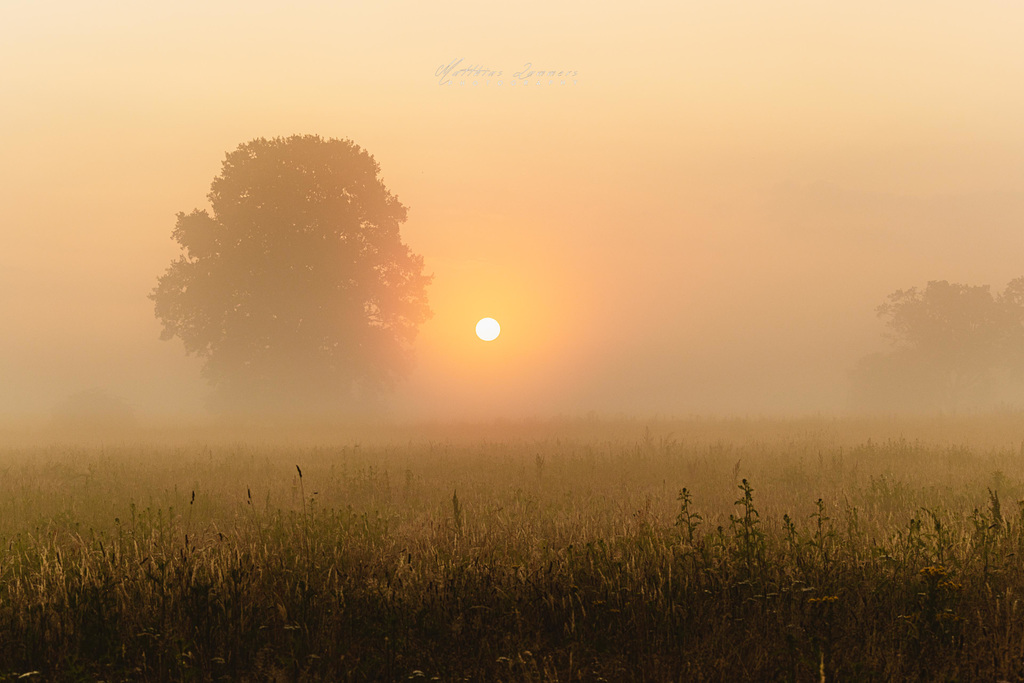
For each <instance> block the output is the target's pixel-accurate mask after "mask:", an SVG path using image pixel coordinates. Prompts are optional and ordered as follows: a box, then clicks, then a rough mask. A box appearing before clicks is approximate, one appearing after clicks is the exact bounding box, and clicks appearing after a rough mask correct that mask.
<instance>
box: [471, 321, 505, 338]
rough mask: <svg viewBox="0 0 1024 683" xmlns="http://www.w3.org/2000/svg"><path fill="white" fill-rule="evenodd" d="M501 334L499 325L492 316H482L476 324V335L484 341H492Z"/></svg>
mask: <svg viewBox="0 0 1024 683" xmlns="http://www.w3.org/2000/svg"><path fill="white" fill-rule="evenodd" d="M499 334H501V325H499V324H498V321H497V320H495V319H494V318H484V319H483V320H481V321H480V322H478V323H477V324H476V336H478V337H480V338H481V339H483V340H484V341H494V340H495V339H497V338H498V335H499Z"/></svg>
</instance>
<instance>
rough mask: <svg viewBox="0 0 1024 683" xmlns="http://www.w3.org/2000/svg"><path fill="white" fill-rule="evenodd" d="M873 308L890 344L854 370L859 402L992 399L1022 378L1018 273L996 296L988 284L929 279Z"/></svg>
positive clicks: (950, 404) (1023, 285)
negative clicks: (886, 351)
mask: <svg viewBox="0 0 1024 683" xmlns="http://www.w3.org/2000/svg"><path fill="white" fill-rule="evenodd" d="M876 310H877V313H878V316H879V317H880V318H882V319H883V320H884V321H885V324H886V328H887V331H888V336H889V338H890V341H891V342H892V343H893V348H892V350H891V351H890V352H889V353H879V354H873V355H871V356H868V357H867V358H865V359H863V360H862V361H861V363H860V365H859V366H858V369H857V371H856V372H855V380H856V384H857V386H856V387H855V390H856V391H859V392H860V394H861V398H862V399H864V402H866V403H870V402H872V401H874V402H878V401H879V399H884V398H888V399H889V401H884V400H883V401H882V402H883V403H885V402H889V403H896V404H897V405H889V406H886V407H930V408H943V409H954V410H955V409H956V408H957V407H959V406H961V405H965V404H974V405H979V404H983V403H986V402H991V401H993V400H999V399H1000V398H1001V397H1000V396H999V388H1000V387H1001V388H1003V389H1005V388H1006V387H1008V386H1010V385H1012V384H1016V383H1019V381H1020V379H1021V374H1022V370H1024V278H1018V279H1016V280H1013V281H1012V282H1010V283H1009V284H1008V285H1007V286H1006V289H1005V290H1003V292H1001V293H996V294H993V293H992V291H991V289H990V287H989V286H988V285H963V284H958V283H950V282H947V281H944V280H942V281H932V282H929V283H928V285H927V286H926V287H925V288H924V289H923V290H920V289H918V288H916V287H915V288H911V289H908V290H899V291H896V292H894V293H892V294H890V295H889V296H888V298H887V299H886V301H885V303H883V304H882V305H880V306H879V307H878V308H877V309H876ZM872 393H874V394H875V396H874V397H873V399H872V398H869V395H870V394H872Z"/></svg>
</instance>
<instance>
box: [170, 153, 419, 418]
mask: <svg viewBox="0 0 1024 683" xmlns="http://www.w3.org/2000/svg"><path fill="white" fill-rule="evenodd" d="M379 175H380V167H379V164H377V162H376V161H375V160H374V159H373V157H372V156H371V155H370V154H368V153H367V152H366V151H364V150H362V149H361V148H360V147H359V146H358V145H356V144H354V143H353V142H351V141H349V140H337V139H326V140H325V139H322V138H320V137H319V136H309V135H307V136H292V137H289V138H275V139H271V140H267V139H263V138H260V139H257V140H253V141H251V142H248V143H246V144H243V145H240V146H239V147H238V148H237V149H236V150H235V151H233V152H230V153H228V154H227V156H226V158H225V159H224V163H223V166H222V169H221V172H220V175H218V176H217V177H216V178H214V180H213V183H212V185H211V187H210V193H209V195H208V198H209V201H210V205H211V208H212V210H211V211H207V210H205V209H196V210H194V211H192V212H191V213H187V214H186V213H179V214H178V215H177V223H176V225H175V228H174V231H173V233H172V236H173V239H174V240H175V241H176V242H177V243H178V244H179V245H180V246H181V248H182V251H183V253H182V254H181V256H179V257H178V258H177V259H176V260H174V261H173V262H172V263H171V265H170V267H169V268H168V269H167V271H166V272H165V273H164V274H163V276H161V277H160V278H159V280H158V282H157V286H156V288H155V289H154V290H153V292H152V294H151V295H150V298H151V299H152V300H153V302H154V304H155V312H156V317H157V318H158V319H159V321H160V322H161V323H162V325H163V332H162V334H161V338H162V339H164V340H169V339H172V338H174V337H177V338H179V339H181V341H182V342H183V343H184V346H185V350H186V352H187V353H189V354H192V355H195V356H198V357H201V358H202V359H204V365H203V373H204V375H205V377H206V378H207V379H208V380H209V381H210V382H211V383H212V384H213V385H214V386H215V387H216V393H215V395H216V397H217V398H218V400H219V402H220V404H221V405H223V406H225V407H237V408H243V409H250V408H267V409H286V410H288V409H291V410H306V409H311V408H316V409H319V408H322V409H334V408H337V407H343V406H345V405H346V404H347V405H353V404H356V403H364V402H365V401H366V400H367V399H368V398H370V397H374V396H376V395H378V394H379V393H380V392H381V391H382V390H384V389H387V388H389V387H391V386H393V384H394V382H395V380H397V379H398V378H400V377H402V376H403V375H405V374H406V373H407V372H408V370H409V369H410V367H411V363H412V348H411V344H412V341H413V339H414V337H415V335H416V332H417V329H418V326H419V325H420V324H421V323H423V322H424V321H426V320H427V319H428V318H429V317H430V309H429V307H428V305H427V297H426V288H427V285H428V284H429V282H430V280H431V277H430V276H427V275H424V274H423V259H422V257H420V256H418V255H416V254H414V253H413V252H412V251H411V250H410V249H409V247H408V246H406V245H405V244H404V243H403V242H402V240H401V237H400V234H399V228H400V226H401V225H402V223H403V222H404V221H405V220H406V215H407V210H406V207H405V206H403V205H402V204H401V203H400V202H399V201H398V198H397V197H395V196H394V195H393V194H391V192H390V191H388V189H387V188H386V187H385V186H384V183H383V182H382V180H381V179H380V177H379Z"/></svg>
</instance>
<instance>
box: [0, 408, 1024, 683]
mask: <svg viewBox="0 0 1024 683" xmlns="http://www.w3.org/2000/svg"><path fill="white" fill-rule="evenodd" d="M3 437H4V438H5V442H4V443H7V444H8V446H7V447H6V448H5V449H4V450H3V451H2V452H0V680H14V679H17V678H19V677H22V678H26V679H28V680H53V681H70V680H106V681H121V680H132V681H135V680H145V681H172V680H173V681H178V680H196V681H210V680H213V681H216V680H253V681H255V680H288V681H290V680H323V681H336V680H417V679H423V680H432V679H433V680H488V681H499V680H507V681H570V680H602V679H603V680H608V681H628V680H651V681H658V680H693V681H700V680H714V681H718V680H721V681H735V680H783V681H785V680H792V681H820V680H823V679H824V680H829V681H831V680H842V681H851V680H864V681H888V680H927V681H932V680H951V681H952V680H961V681H973V680H990V681H995V680H1009V681H1017V680H1024V605H1021V603H1020V599H1021V597H1022V596H1024V563H1022V553H1024V507H1022V505H1021V504H1020V503H1018V500H1019V499H1020V498H1024V476H1022V475H1024V443H1022V439H1024V416H1022V415H1013V414H1006V415H997V416H987V417H961V418H934V419H925V418H920V419H905V420H896V419H876V420H852V419H850V420H833V419H826V418H816V419H805V420H739V419H737V420H698V419H692V420H683V421H665V420H650V421H639V420H636V421H631V420H620V421H597V420H572V421H569V420H566V421H558V422H535V423H505V424H494V425H478V426H458V427H456V426H443V425H434V426H429V425H428V426H420V427H418V428H415V429H414V428H408V427H403V428H399V427H394V428H388V427H377V428H376V429H373V430H370V429H361V430H357V429H343V428H335V429H330V430H328V429H324V430H321V431H314V430H311V429H309V428H305V429H302V428H293V429H292V431H288V430H282V429H270V428H266V427H264V428H261V429H242V430H240V431H236V432H233V433H231V434H229V435H228V436H225V435H224V434H223V433H220V432H214V431H212V430H205V431H204V430H193V431H190V432H189V436H188V437H178V436H174V432H163V433H157V432H149V433H141V432H140V433H137V434H133V435H121V436H120V437H117V438H114V437H110V436H109V435H108V436H107V437H105V438H103V439H95V438H94V439H92V441H91V442H90V441H89V440H87V439H83V440H80V441H69V440H67V438H64V437H61V438H58V437H57V436H53V435H50V436H48V435H47V434H45V433H41V434H40V433H37V434H35V435H34V436H33V437H32V438H28V437H26V436H25V435H23V434H22V435H18V434H15V433H13V432H11V433H7V434H4V435H3Z"/></svg>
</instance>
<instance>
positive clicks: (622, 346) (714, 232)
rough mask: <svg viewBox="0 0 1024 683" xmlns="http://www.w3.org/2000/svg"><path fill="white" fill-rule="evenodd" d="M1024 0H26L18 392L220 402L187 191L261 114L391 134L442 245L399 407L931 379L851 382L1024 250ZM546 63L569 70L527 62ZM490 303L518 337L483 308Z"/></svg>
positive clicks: (9, 393) (17, 51)
mask: <svg viewBox="0 0 1024 683" xmlns="http://www.w3.org/2000/svg"><path fill="white" fill-rule="evenodd" d="M1022 20H1024V15H1022V10H1021V9H1020V8H1017V7H1014V6H1011V5H1008V4H1006V3H1001V2H984V3H981V4H975V5H972V6H970V7H968V6H966V5H958V4H951V3H940V4H934V3H924V2H908V3H901V4H900V5H899V6H892V5H891V4H885V3H859V4H857V5H856V6H854V5H850V6H843V7H840V6H828V7H825V6H821V5H820V4H815V3H810V2H785V3H781V4H779V3H775V4H772V5H771V6H767V5H764V6H762V5H759V4H757V3H741V4H739V5H735V6H732V5H730V6H728V7H725V6H718V5H712V4H707V3H643V4H641V5H639V6H627V5H623V4H621V3H601V4H593V3H576V2H560V3H554V4H552V3H531V2H527V3H525V4H523V3H520V4H519V5H518V6H517V7H516V8H515V9H514V10H513V9H512V8H506V9H499V8H486V9H484V8H481V7H480V6H478V5H470V4H467V3H449V4H446V5H444V6H443V7H440V6H434V5H422V6H421V5H416V4H412V3H398V2H394V3H375V4H372V5H371V4H364V3H356V4H352V3H318V2H308V3H299V4H297V5H295V6H288V7H287V8H286V7H285V6H284V5H278V4H275V3H271V2H260V3H256V4H245V5H244V6H243V5H242V4H238V3H230V2H228V3H219V4H217V5H216V6H215V7H210V6H208V5H207V4H205V3H196V2H184V3H176V4H175V5H174V6H173V7H171V6H167V7H159V8H158V7H155V6H149V5H147V6H124V5H122V4H119V3H112V2H101V3H95V4H92V5H90V7H89V9H88V10H86V9H85V8H84V7H80V6H78V5H76V4H73V3H56V4H54V3H50V4H47V5H37V4H32V3H22V2H15V3H13V4H8V5H7V6H6V7H5V8H4V10H3V21H2V22H0V61H2V63H3V64H4V65H5V66H4V67H3V68H2V69H0V88H2V90H3V92H4V96H3V98H4V106H3V107H0V155H2V158H3V159H4V163H3V164H2V165H0V205H2V206H3V219H2V223H0V225H2V226H3V227H2V228H0V230H2V233H0V234H2V241H3V248H2V250H0V310H2V311H3V318H4V322H3V334H2V335H0V376H2V377H3V384H4V391H3V393H2V394H0V414H2V415H3V416H5V417H7V418H19V419H23V418H40V417H43V418H49V417H50V416H52V415H64V416H68V415H71V416H72V417H73V416H74V414H75V410H74V406H75V402H76V401H78V402H79V403H83V402H84V403H86V404H88V403H90V399H89V398H88V397H89V396H92V397H93V398H94V399H95V398H96V397H97V396H105V397H106V398H105V399H103V400H108V399H109V401H108V404H109V407H110V411H112V412H113V414H114V415H113V417H114V418H116V414H117V412H118V411H119V410H121V411H123V409H124V408H125V407H127V408H129V409H130V411H131V412H132V414H133V415H135V416H136V417H138V418H143V419H151V418H152V419H167V418H172V417H188V418H190V419H191V418H196V417H201V416H204V415H206V414H208V412H209V411H208V404H209V395H210V387H209V385H208V383H207V382H206V381H205V380H204V378H203V377H202V376H201V374H200V371H201V368H202V362H201V359H199V358H196V357H186V355H185V352H184V348H183V345H182V343H181V340H180V339H179V338H172V339H170V340H169V341H161V340H160V339H159V337H160V333H161V325H160V323H159V322H158V320H157V319H156V318H155V317H154V305H153V302H152V301H151V300H150V299H148V298H147V296H148V295H149V294H150V293H151V292H152V291H153V289H154V287H155V286H156V283H157V278H158V277H159V276H160V275H161V274H162V273H164V271H165V270H166V269H167V268H168V266H169V264H170V263H171V262H172V260H173V259H175V258H176V257H177V256H178V255H179V254H180V253H181V251H180V247H179V245H178V244H176V243H174V242H173V241H172V240H171V233H172V230H173V229H174V227H175V215H176V214H177V213H178V212H185V213H189V212H191V211H193V210H194V209H200V210H202V209H208V208H209V206H210V204H209V202H208V200H207V193H208V192H209V190H210V184H211V181H212V180H213V179H214V177H216V176H217V175H218V174H219V173H220V172H221V164H222V162H223V161H224V159H225V154H227V153H229V152H231V151H233V150H235V149H236V148H238V146H239V145H241V144H244V143H247V142H249V141H251V140H255V139H258V138H267V139H273V138H277V137H282V138H286V137H288V136H292V135H307V134H315V135H319V136H322V137H323V138H325V139H330V138H336V139H347V140H352V141H353V142H354V143H355V144H357V145H359V146H361V147H362V148H363V149H365V150H366V151H367V152H368V153H369V154H372V155H373V157H374V159H375V160H376V162H377V163H379V165H380V174H381V175H380V178H381V180H382V182H383V184H384V185H385V186H386V187H387V189H388V190H389V191H390V192H392V193H393V194H394V195H395V196H397V198H398V200H399V201H401V203H402V204H403V205H404V206H406V207H408V217H407V220H405V222H404V223H402V224H401V238H402V240H403V241H404V243H405V244H406V245H408V246H409V248H410V249H411V251H412V252H413V253H415V254H417V255H420V256H422V257H423V262H424V273H425V274H428V275H431V274H432V275H433V280H432V282H431V283H430V284H429V286H428V287H427V289H426V294H427V299H428V302H429V305H430V308H431V309H432V311H433V316H432V317H431V318H429V319H428V320H426V321H425V322H423V323H422V324H421V325H419V327H418V335H417V336H416V338H415V340H414V342H413V344H412V352H413V354H414V358H415V364H414V365H413V366H412V370H411V373H410V374H409V375H408V376H407V378H406V379H404V380H402V381H399V382H397V383H396V384H395V388H394V391H393V392H392V393H389V394H388V397H387V400H386V401H384V402H383V408H382V410H383V414H385V415H387V416H390V417H391V418H395V419H399V420H463V419H493V418H497V417H501V418H516V417H525V416H529V417H545V416H558V415H566V416H585V415H587V414H590V413H597V414H610V415H636V416H644V415H651V414H669V415H673V414H683V415H686V414H744V415H791V414H807V413H824V414H841V413H843V412H846V411H850V410H852V411H863V410H868V411H872V410H874V411H878V410H881V411H898V410H900V409H901V407H907V408H908V409H909V408H911V407H914V405H913V404H914V401H912V400H910V399H908V400H906V401H904V400H903V399H900V400H898V401H892V400H890V401H885V400H880V399H878V396H879V391H875V393H874V394H872V396H874V398H871V399H870V400H868V399H865V398H864V397H865V396H868V394H865V393H863V392H862V393H861V394H857V393H856V391H855V387H854V386H853V385H854V383H853V381H852V380H851V375H854V374H855V372H856V369H857V367H858V363H859V362H861V359H863V358H864V357H866V356H868V355H870V354H872V353H879V352H881V353H887V352H889V351H890V349H891V346H890V344H889V342H888V341H887V340H886V339H885V338H884V336H883V333H884V332H885V330H886V327H885V324H884V321H883V320H881V319H879V318H878V317H877V316H876V310H875V309H876V308H877V307H878V306H879V305H881V304H883V303H884V302H885V301H886V297H887V296H888V295H889V294H891V293H893V292H896V291H897V290H907V289H909V288H912V287H917V288H919V289H921V290H923V289H924V288H925V286H926V285H927V283H929V282H931V281H947V282H950V283H961V284H963V285H965V286H980V285H990V286H991V291H992V293H993V294H998V293H1000V292H1002V291H1003V290H1004V288H1005V287H1006V286H1007V284H1008V283H1010V282H1012V281H1013V280H1014V279H1015V278H1017V277H1020V276H1021V275H1024V266H1022V261H1021V257H1020V255H1021V253H1022V248H1024V237H1022V234H1024V233H1022V232H1021V230H1020V226H1021V224H1022V220H1024V165H1022V164H1021V163H1020V161H1021V158H1022V154H1024V132H1022V129H1021V127H1020V125H1019V122H1020V121H1021V120H1022V119H1024V91H1022V90H1021V88H1020V87H1019V84H1020V83H1021V82H1022V81H1024V52H1022V51H1021V50H1020V49H1019V45H1018V42H1019V34H1020V28H1021V25H1022ZM458 60H462V61H461V62H459V61H458ZM453 63H454V64H455V66H454V69H453V70H452V71H450V72H445V71H444V68H445V67H446V66H447V65H452V64H453ZM470 68H471V69H473V70H474V71H473V72H472V73H470V74H468V75H467V74H466V73H463V74H461V75H459V76H455V77H454V78H448V75H453V74H455V73H458V71H457V70H458V69H470ZM549 69H550V70H551V71H555V72H561V73H572V74H573V75H572V76H571V77H569V81H568V82H566V83H565V84H562V83H561V80H562V79H563V78H564V76H563V77H557V78H558V82H555V81H554V79H547V80H551V81H552V83H550V84H549V83H548V82H547V80H545V81H544V82H541V81H536V82H531V81H530V80H529V79H525V80H524V79H517V78H516V76H515V74H520V73H523V72H526V71H527V70H541V71H545V72H546V71H547V70H549ZM496 72H501V74H502V75H501V76H487V75H486V74H487V73H496ZM476 74H484V75H481V76H478V75H476ZM446 79H447V80H448V81H450V82H448V83H445V81H446ZM485 81H486V82H485ZM499 81H501V82H502V84H501V85H499V84H498V82H499ZM512 81H516V82H517V84H516V85H515V86H513V85H512ZM485 316H491V317H494V318H496V319H498V320H499V321H500V323H501V325H502V335H501V337H499V339H498V340H496V341H495V342H491V343H484V342H481V341H480V340H478V339H477V338H476V337H475V336H474V334H473V326H474V324H475V323H476V321H477V320H478V319H480V318H482V317H485ZM882 374H886V373H882ZM888 374H889V375H892V373H891V372H890V373H888ZM907 381H908V382H909V381H910V380H907ZM893 391H895V389H894V390H893ZM83 392H84V393H83ZM886 392H889V394H891V392H890V391H889V388H885V389H884V391H881V393H882V394H886ZM869 393H870V392H869ZM889 394H886V395H889ZM858 396H860V397H861V399H863V400H860V402H858V400H857V397H858ZM83 397H85V398H84V399H83ZM1019 398H1020V391H1019V387H1017V386H1016V384H1014V383H1013V382H1009V383H1008V384H1007V385H1006V386H1003V387H1002V388H998V390H995V389H994V390H992V391H988V393H985V394H984V395H982V394H978V395H977V396H974V397H973V398H965V399H964V400H962V401H960V402H959V403H958V405H956V406H952V407H951V404H950V405H925V406H923V407H920V406H918V408H919V409H921V410H925V411H926V412H927V411H931V410H947V411H948V410H950V409H960V410H969V409H977V408H983V407H999V406H1002V407H1006V406H1011V407H1012V406H1015V405H1020V403H1019ZM96 400H100V399H96ZM96 400H93V401H92V404H95V403H96ZM100 402H101V403H102V401H100ZM69 411H70V412H69ZM110 411H108V412H110ZM79 417H80V416H79ZM108 417H110V416H109V415H108ZM74 419H78V418H74Z"/></svg>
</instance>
